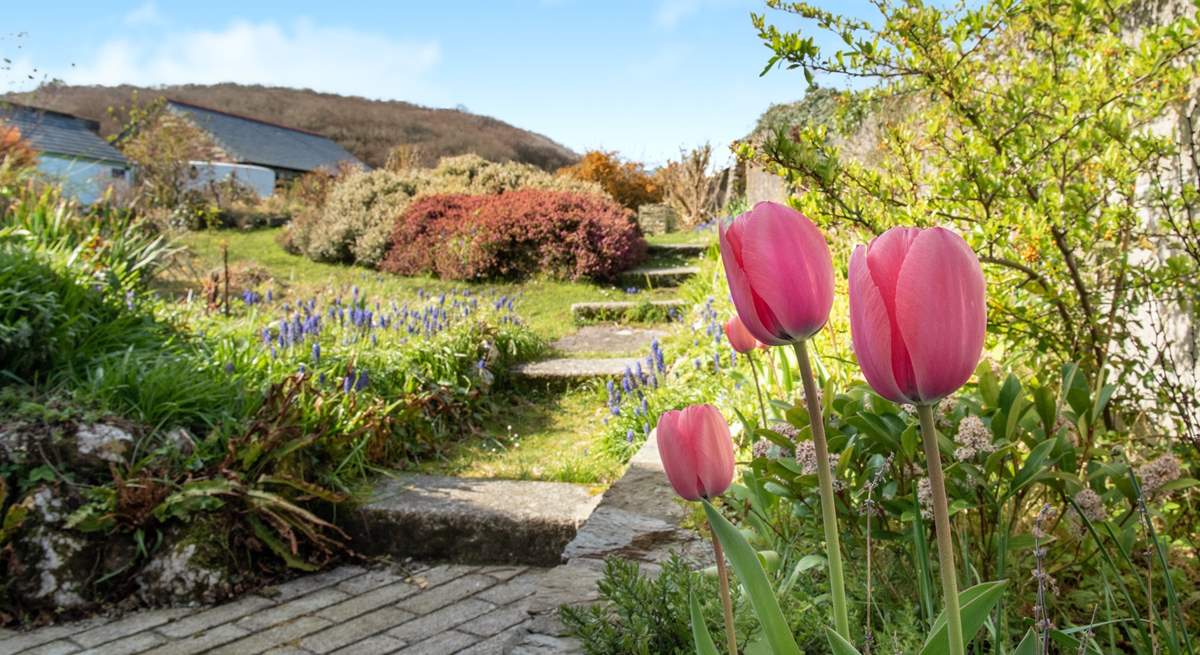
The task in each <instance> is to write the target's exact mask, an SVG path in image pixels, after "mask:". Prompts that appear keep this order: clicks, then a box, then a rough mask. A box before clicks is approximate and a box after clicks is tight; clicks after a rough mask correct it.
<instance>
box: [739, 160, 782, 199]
mask: <svg viewBox="0 0 1200 655" xmlns="http://www.w3.org/2000/svg"><path fill="white" fill-rule="evenodd" d="M788 195H789V194H788V188H787V183H786V182H784V181H783V178H782V177H779V176H778V175H773V174H771V173H768V172H767V171H766V170H764V169H763V168H762V167H761V166H759V165H757V164H754V163H750V164H747V165H746V203H747V204H749V205H750V206H751V207H753V206H754V205H755V203H759V202H763V201H764V200H770V201H772V202H787V199H788Z"/></svg>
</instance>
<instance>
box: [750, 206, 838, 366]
mask: <svg viewBox="0 0 1200 655" xmlns="http://www.w3.org/2000/svg"><path fill="white" fill-rule="evenodd" d="M751 214H752V216H753V218H752V219H751V220H749V221H747V223H746V225H745V228H744V230H743V234H742V266H743V268H744V270H745V271H746V276H747V279H748V280H749V284H750V286H751V287H752V288H753V289H754V291H755V292H756V293H757V294H758V296H759V297H760V298H761V300H762V302H763V304H765V305H766V306H767V307H769V308H770V309H771V311H772V312H773V314H774V316H775V318H776V319H777V321H778V327H777V328H776V336H777V337H782V338H785V339H786V341H785V343H790V342H792V341H795V340H797V339H803V338H807V337H810V336H812V335H813V334H815V333H816V332H817V331H818V330H820V329H821V327H822V326H824V325H825V322H826V321H827V320H829V310H830V308H831V307H833V260H832V257H831V256H830V254H829V245H828V244H827V243H826V242H825V236H824V235H823V234H821V231H820V230H818V229H817V226H816V225H813V223H812V221H810V220H808V218H806V217H805V216H804V215H803V214H801V213H800V212H798V211H796V210H794V209H792V208H790V207H786V206H784V205H779V204H775V203H767V202H760V203H758V204H757V205H755V207H754V210H753V212H751Z"/></svg>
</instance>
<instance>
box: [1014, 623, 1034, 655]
mask: <svg viewBox="0 0 1200 655" xmlns="http://www.w3.org/2000/svg"><path fill="white" fill-rule="evenodd" d="M1037 652H1038V638H1037V635H1036V634H1034V632H1033V629H1030V630H1029V631H1027V632H1026V633H1025V636H1024V637H1023V638H1022V639H1021V643H1019V644H1017V649H1016V650H1014V651H1013V652H1012V655H1037Z"/></svg>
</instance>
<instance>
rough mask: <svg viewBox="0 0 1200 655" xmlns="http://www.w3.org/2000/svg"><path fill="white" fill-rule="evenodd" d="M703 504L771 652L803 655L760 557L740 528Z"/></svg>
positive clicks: (709, 505)
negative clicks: (759, 559)
mask: <svg viewBox="0 0 1200 655" xmlns="http://www.w3.org/2000/svg"><path fill="white" fill-rule="evenodd" d="M703 503H704V513H705V514H706V515H708V523H709V525H710V526H712V531H713V535H714V537H715V538H716V539H718V540H720V542H721V545H722V546H723V547H724V548H725V554H726V555H727V556H728V557H729V563H730V564H732V565H733V571H734V573H736V574H737V577H738V580H740V581H741V583H742V586H743V587H744V588H745V589H746V595H748V596H749V597H750V604H751V605H752V606H753V607H754V613H755V614H756V615H757V616H758V622H759V623H760V624H761V625H762V630H763V634H764V635H766V638H767V641H768V642H769V643H770V644H771V650H772V651H773V652H775V654H776V655H800V647H799V646H798V645H796V639H795V637H793V636H792V631H791V628H789V627H788V623H787V620H786V619H785V618H784V617H783V611H782V610H780V609H779V601H778V600H776V598H775V591H774V590H773V589H771V583H770V581H769V580H767V574H766V573H764V572H763V569H762V566H761V565H760V564H759V562H758V553H757V552H755V550H754V549H753V548H751V547H750V544H749V543H747V542H746V539H745V538H744V537H742V535H741V533H740V532H738V530H737V528H735V527H733V524H732V523H730V522H729V521H728V520H726V519H725V517H724V516H721V513H720V512H718V511H717V508H715V507H713V506H712V503H710V502H708V501H707V500H705V501H703Z"/></svg>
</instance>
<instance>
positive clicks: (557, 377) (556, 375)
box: [513, 357, 642, 381]
mask: <svg viewBox="0 0 1200 655" xmlns="http://www.w3.org/2000/svg"><path fill="white" fill-rule="evenodd" d="M640 361H642V358H640V357H613V358H603V359H590V358H589V359H583V358H581V359H573V358H569V357H563V358H558V359H544V360H542V361H540V362H528V363H525V364H521V365H520V366H517V367H516V368H515V369H513V370H514V372H516V374H517V375H520V376H522V377H524V378H527V379H530V380H546V381H566V380H588V379H594V378H619V377H621V376H622V375H624V374H625V369H626V368H629V369H632V368H634V367H636V366H637V364H638V362H640Z"/></svg>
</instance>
